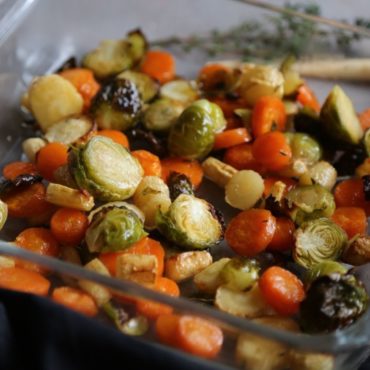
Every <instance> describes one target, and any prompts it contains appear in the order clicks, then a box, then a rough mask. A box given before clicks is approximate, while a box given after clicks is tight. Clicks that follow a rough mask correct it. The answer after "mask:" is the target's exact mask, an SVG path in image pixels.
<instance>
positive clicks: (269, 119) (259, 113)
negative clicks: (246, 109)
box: [252, 96, 287, 138]
mask: <svg viewBox="0 0 370 370" xmlns="http://www.w3.org/2000/svg"><path fill="white" fill-rule="evenodd" d="M286 120H287V117H286V113H285V106H284V104H283V102H282V101H281V99H279V98H277V97H275V96H262V97H261V98H260V99H258V101H257V102H256V104H255V106H254V107H253V111H252V133H253V136H254V137H255V138H256V137H258V136H261V135H263V134H265V133H266V132H270V131H274V130H279V131H284V129H285V125H286Z"/></svg>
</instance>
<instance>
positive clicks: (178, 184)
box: [167, 172, 194, 201]
mask: <svg viewBox="0 0 370 370" xmlns="http://www.w3.org/2000/svg"><path fill="white" fill-rule="evenodd" d="M167 183H168V188H169V189H170V197H171V200H172V201H174V200H175V199H176V198H177V197H178V196H179V195H180V194H189V195H194V188H193V184H192V183H191V181H190V180H189V178H188V177H187V176H186V175H185V174H183V173H178V172H171V173H170V175H169V177H168V180H167Z"/></svg>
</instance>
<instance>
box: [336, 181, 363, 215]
mask: <svg viewBox="0 0 370 370" xmlns="http://www.w3.org/2000/svg"><path fill="white" fill-rule="evenodd" d="M334 199H335V204H336V206H337V207H360V208H365V206H366V203H367V202H366V200H365V193H364V187H363V183H362V180H361V179H348V180H344V181H342V182H340V183H339V184H338V185H337V186H336V187H335V189H334Z"/></svg>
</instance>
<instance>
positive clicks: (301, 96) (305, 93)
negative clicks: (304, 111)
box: [297, 84, 320, 113]
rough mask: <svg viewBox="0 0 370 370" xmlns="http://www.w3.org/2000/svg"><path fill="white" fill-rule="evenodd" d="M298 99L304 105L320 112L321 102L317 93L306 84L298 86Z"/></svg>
mask: <svg viewBox="0 0 370 370" xmlns="http://www.w3.org/2000/svg"><path fill="white" fill-rule="evenodd" d="M297 101H298V102H299V103H301V104H302V105H303V106H304V107H309V108H311V109H313V110H314V111H315V112H317V113H319V112H320V103H319V101H318V100H317V97H316V95H315V93H314V92H313V91H312V90H311V89H310V88H309V87H308V85H306V84H303V85H302V86H300V87H299V88H298V95H297Z"/></svg>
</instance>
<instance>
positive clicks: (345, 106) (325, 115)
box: [320, 86, 363, 144]
mask: <svg viewBox="0 0 370 370" xmlns="http://www.w3.org/2000/svg"><path fill="white" fill-rule="evenodd" d="M320 118H321V120H322V123H323V126H324V129H325V131H326V134H327V135H328V137H329V138H331V139H333V140H337V141H339V142H343V143H348V144H359V142H360V140H361V138H362V136H363V131H362V128H361V125H360V121H359V120H358V117H357V114H356V112H355V110H354V108H353V105H352V102H351V100H350V99H349V98H348V96H347V95H346V94H345V92H344V91H343V90H342V88H341V87H339V86H334V88H333V90H332V91H331V92H330V94H329V96H328V97H327V98H326V101H325V103H324V105H323V106H322V108H321V113H320Z"/></svg>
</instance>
